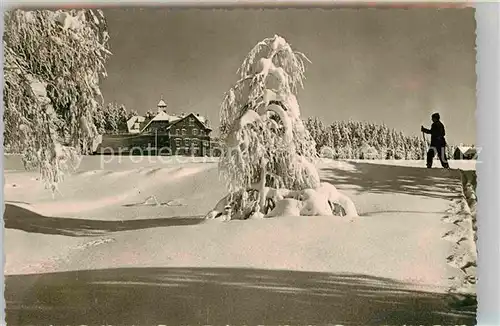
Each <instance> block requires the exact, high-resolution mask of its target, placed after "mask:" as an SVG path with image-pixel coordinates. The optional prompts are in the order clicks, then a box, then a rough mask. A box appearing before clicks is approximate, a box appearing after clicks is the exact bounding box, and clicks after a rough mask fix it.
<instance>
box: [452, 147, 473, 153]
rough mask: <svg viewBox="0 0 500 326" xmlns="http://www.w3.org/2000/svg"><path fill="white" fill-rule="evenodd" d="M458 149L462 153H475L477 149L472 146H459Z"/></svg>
mask: <svg viewBox="0 0 500 326" xmlns="http://www.w3.org/2000/svg"><path fill="white" fill-rule="evenodd" d="M457 150H459V151H460V152H462V153H464V154H465V153H467V152H469V153H474V152H475V151H476V149H475V148H474V147H472V146H457Z"/></svg>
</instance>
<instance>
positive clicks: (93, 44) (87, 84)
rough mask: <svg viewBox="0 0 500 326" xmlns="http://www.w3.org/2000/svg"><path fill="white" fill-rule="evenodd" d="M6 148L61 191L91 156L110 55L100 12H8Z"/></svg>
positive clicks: (5, 94) (5, 98) (5, 61)
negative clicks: (101, 87) (80, 162)
mask: <svg viewBox="0 0 500 326" xmlns="http://www.w3.org/2000/svg"><path fill="white" fill-rule="evenodd" d="M4 19H5V30H4V38H3V46H4V79H5V83H4V91H3V95H4V107H5V113H4V123H5V145H6V146H7V147H9V148H16V150H17V151H18V152H20V153H22V154H23V162H24V164H25V167H26V168H28V169H31V168H36V169H39V170H40V172H41V175H42V180H44V181H45V182H46V185H47V186H48V188H50V189H52V190H56V189H57V184H58V183H59V182H60V181H61V180H62V178H63V176H64V174H65V173H68V172H69V171H71V170H72V169H73V168H74V165H73V163H75V162H76V161H77V158H78V155H79V154H80V153H82V152H87V151H88V150H89V149H90V147H91V144H92V142H93V141H94V139H95V137H96V136H97V133H98V131H97V129H96V127H95V125H94V123H93V121H94V118H93V115H94V114H95V112H96V110H97V108H98V105H99V102H101V103H102V96H101V92H100V90H99V80H100V79H101V78H102V77H104V76H105V75H106V72H105V68H104V64H105V62H106V59H107V57H108V56H109V55H110V52H109V50H108V44H107V43H108V39H109V36H108V33H107V26H106V21H105V19H104V16H103V14H102V12H101V11H100V10H90V9H86V10H58V11H50V10H34V11H25V10H12V11H7V12H6V13H5V14H4Z"/></svg>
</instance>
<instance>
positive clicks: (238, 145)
mask: <svg viewBox="0 0 500 326" xmlns="http://www.w3.org/2000/svg"><path fill="white" fill-rule="evenodd" d="M305 61H308V59H307V58H306V56H305V55H304V54H302V53H300V52H296V51H294V50H292V48H291V47H290V45H289V44H288V43H287V42H286V41H285V39H283V38H282V37H280V36H277V35H275V36H274V37H272V38H267V39H265V40H263V41H261V42H259V43H258V44H257V45H256V46H255V47H254V48H253V49H252V50H251V51H250V53H249V54H248V56H247V57H246V58H245V60H244V61H243V64H242V66H241V68H240V69H239V74H240V76H239V77H240V79H239V80H238V81H237V82H236V84H235V85H234V86H233V87H232V88H231V89H230V90H229V91H228V92H227V93H226V95H225V97H224V100H223V102H222V105H221V113H220V114H221V127H220V128H221V129H220V131H221V138H222V139H223V140H224V148H225V152H224V154H223V155H222V157H221V160H220V163H219V171H220V173H221V175H222V177H223V179H224V180H225V182H226V185H227V187H228V190H229V194H228V195H227V196H226V197H225V198H223V199H222V200H221V201H220V202H219V203H217V205H216V207H215V208H214V209H213V210H212V211H211V212H209V213H208V215H207V218H213V217H216V216H219V215H223V216H224V217H225V218H226V219H232V218H237V219H246V218H257V217H264V216H266V217H272V216H278V215H286V216H297V215H332V214H333V207H334V204H335V203H338V204H340V205H341V206H342V207H343V208H344V210H345V212H346V213H347V214H348V215H351V216H357V212H356V208H355V207H354V204H353V203H352V201H351V200H350V199H349V198H348V197H346V196H344V195H343V194H341V193H339V192H338V191H337V189H335V187H334V186H333V185H331V184H328V183H322V182H320V178H319V175H318V171H317V169H316V167H315V165H314V162H315V159H316V158H317V153H316V148H315V147H316V144H315V142H314V140H313V138H312V137H311V135H310V134H309V131H307V129H306V128H305V127H304V125H303V123H302V120H301V117H300V107H299V104H298V102H297V98H296V96H295V94H296V93H297V91H298V89H299V88H300V87H302V86H303V84H302V81H303V79H304V73H305V64H304V62H305Z"/></svg>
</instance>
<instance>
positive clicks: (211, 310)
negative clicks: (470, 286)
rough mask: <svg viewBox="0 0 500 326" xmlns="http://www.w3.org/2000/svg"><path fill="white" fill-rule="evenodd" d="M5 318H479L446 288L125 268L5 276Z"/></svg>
mask: <svg viewBox="0 0 500 326" xmlns="http://www.w3.org/2000/svg"><path fill="white" fill-rule="evenodd" d="M5 282H6V291H5V300H6V304H7V306H6V307H7V308H6V314H7V315H6V318H7V319H6V320H7V324H8V325H21V324H35V325H36V324H38V325H41V324H44V323H46V324H78V325H80V324H87V325H88V324H111V325H131V324H135V325H158V324H167V325H174V324H175V325H180V324H211V325H214V324H216V325H218V324H239V325H241V324H256V323H260V324H305V323H309V324H311V323H312V324H325V323H337V324H342V325H381V324H394V325H403V324H448V325H451V324H453V325H458V324H461V325H464V324H467V325H474V324H475V310H476V305H475V298H472V302H471V305H470V306H468V307H466V306H464V305H463V304H459V303H458V301H456V300H455V299H454V298H453V297H451V296H450V295H448V294H438V293H428V292H419V291H412V290H408V289H405V284H403V283H399V282H397V281H394V280H390V279H385V278H376V277H370V276H365V275H350V274H328V273H313V272H298V271H280V270H261V269H241V268H128V269H105V270H93V271H89V270H84V271H72V272H62V273H51V274H36V275H13V276H6V279H5Z"/></svg>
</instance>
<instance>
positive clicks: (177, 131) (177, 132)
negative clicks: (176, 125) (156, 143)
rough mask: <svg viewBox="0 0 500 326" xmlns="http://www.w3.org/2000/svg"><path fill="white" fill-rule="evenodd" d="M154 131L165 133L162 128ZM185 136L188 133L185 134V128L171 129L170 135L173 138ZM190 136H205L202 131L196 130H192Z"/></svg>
mask: <svg viewBox="0 0 500 326" xmlns="http://www.w3.org/2000/svg"><path fill="white" fill-rule="evenodd" d="M152 131H153V132H154V130H152ZM156 131H159V132H162V131H167V129H166V128H165V129H163V130H162V128H157V129H156ZM187 134H188V133H187V130H186V128H182V129H173V130H172V133H171V135H175V136H185V135H187ZM191 134H192V135H193V136H206V135H207V134H206V132H205V131H204V130H198V129H197V128H193V129H192V132H191Z"/></svg>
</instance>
